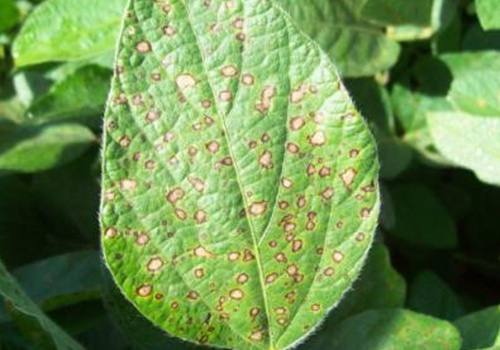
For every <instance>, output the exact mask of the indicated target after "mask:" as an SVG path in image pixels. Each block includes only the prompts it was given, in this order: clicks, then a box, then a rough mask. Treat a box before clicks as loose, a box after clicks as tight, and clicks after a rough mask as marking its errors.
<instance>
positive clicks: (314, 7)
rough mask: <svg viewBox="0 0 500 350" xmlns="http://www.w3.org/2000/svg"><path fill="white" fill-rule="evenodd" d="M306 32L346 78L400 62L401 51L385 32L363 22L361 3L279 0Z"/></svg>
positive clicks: (366, 74) (367, 74)
mask: <svg viewBox="0 0 500 350" xmlns="http://www.w3.org/2000/svg"><path fill="white" fill-rule="evenodd" d="M278 2H279V3H280V4H281V5H282V6H283V7H284V8H285V10H287V11H288V12H289V13H290V15H291V16H292V17H293V19H294V20H295V21H296V22H297V24H298V25H299V26H300V28H301V29H302V30H304V31H305V32H306V33H307V34H308V35H309V36H311V37H312V38H313V39H314V40H316V41H317V42H318V43H319V44H320V45H321V47H322V48H323V50H325V51H326V52H328V54H329V56H330V58H332V59H333V60H334V62H335V63H336V64H337V65H338V67H339V69H340V71H341V72H342V75H343V76H345V77H364V76H371V75H374V74H375V73H378V72H379V71H384V70H388V69H389V68H391V67H392V66H393V65H394V64H395V63H396V61H397V59H398V56H399V52H400V47H399V44H398V43H396V42H395V41H392V40H389V39H388V38H387V37H386V36H385V35H384V31H383V28H381V27H377V26H375V25H372V24H370V23H368V22H367V21H365V20H363V19H361V18H360V16H359V14H358V12H359V10H360V5H359V4H361V2H360V1H348V0H337V1H330V0H309V1H303V2H299V1H296V0H278Z"/></svg>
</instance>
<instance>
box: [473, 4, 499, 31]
mask: <svg viewBox="0 0 500 350" xmlns="http://www.w3.org/2000/svg"><path fill="white" fill-rule="evenodd" d="M476 9H477V14H478V16H479V21H480V22H481V26H482V27H483V28H484V29H486V30H490V29H500V3H499V2H498V1H496V0H476Z"/></svg>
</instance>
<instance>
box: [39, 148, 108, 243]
mask: <svg viewBox="0 0 500 350" xmlns="http://www.w3.org/2000/svg"><path fill="white" fill-rule="evenodd" d="M96 148H97V147H96ZM98 158H99V157H98V152H97V149H96V150H95V151H91V152H86V153H85V154H84V155H83V156H82V157H80V158H79V159H78V160H76V161H74V162H71V163H70V164H67V165H64V166H61V167H58V168H56V169H52V170H49V171H44V172H41V173H38V174H36V175H35V176H34V178H33V188H34V191H35V192H36V193H37V194H38V196H37V201H38V203H40V206H41V209H40V211H42V212H43V214H44V215H45V217H46V218H47V220H49V221H50V222H57V223H58V226H59V227H61V229H62V230H64V231H65V236H67V237H68V238H69V237H70V235H71V233H73V232H74V233H75V234H77V235H78V236H79V237H82V238H85V239H86V241H91V242H92V243H97V240H98V235H99V224H98V222H97V220H96V219H95V213H97V211H98V209H99V193H100V186H99V181H98V174H97V173H94V172H93V170H92V166H93V164H94V162H96V161H97V160H98Z"/></svg>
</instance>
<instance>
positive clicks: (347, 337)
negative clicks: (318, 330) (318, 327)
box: [321, 309, 461, 350]
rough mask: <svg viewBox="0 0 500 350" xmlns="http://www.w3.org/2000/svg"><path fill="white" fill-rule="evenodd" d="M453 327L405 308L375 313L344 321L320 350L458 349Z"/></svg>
mask: <svg viewBox="0 0 500 350" xmlns="http://www.w3.org/2000/svg"><path fill="white" fill-rule="evenodd" d="M460 344H461V339H460V334H459V332H458V331H457V330H456V328H455V327H453V325H452V324H450V323H448V322H446V321H442V320H439V319H436V318H432V317H430V316H425V315H421V314H417V313H415V312H412V311H407V310H403V309H384V310H372V311H367V312H364V313H362V314H359V315H356V316H353V317H350V318H348V319H347V320H345V321H344V322H342V323H341V324H340V325H339V326H338V327H337V328H336V329H335V331H333V332H331V333H330V340H329V341H325V342H324V343H323V344H322V345H323V347H322V348H321V349H332V350H336V349H342V350H350V349H353V350H359V349H363V350H401V349H405V350H417V349H430V350H441V349H446V350H459V349H460Z"/></svg>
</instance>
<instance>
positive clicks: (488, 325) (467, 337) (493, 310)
mask: <svg viewBox="0 0 500 350" xmlns="http://www.w3.org/2000/svg"><path fill="white" fill-rule="evenodd" d="M455 326H456V327H457V328H458V329H459V330H460V333H461V335H462V339H463V341H464V344H463V348H462V349H463V350H474V349H481V348H488V347H493V346H500V307H499V306H493V307H490V308H488V309H485V310H482V311H479V312H475V313H473V314H470V315H467V316H464V317H462V318H460V319H458V320H457V321H456V322H455Z"/></svg>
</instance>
